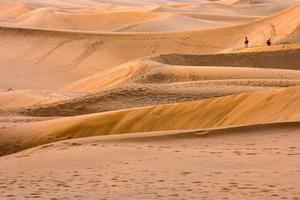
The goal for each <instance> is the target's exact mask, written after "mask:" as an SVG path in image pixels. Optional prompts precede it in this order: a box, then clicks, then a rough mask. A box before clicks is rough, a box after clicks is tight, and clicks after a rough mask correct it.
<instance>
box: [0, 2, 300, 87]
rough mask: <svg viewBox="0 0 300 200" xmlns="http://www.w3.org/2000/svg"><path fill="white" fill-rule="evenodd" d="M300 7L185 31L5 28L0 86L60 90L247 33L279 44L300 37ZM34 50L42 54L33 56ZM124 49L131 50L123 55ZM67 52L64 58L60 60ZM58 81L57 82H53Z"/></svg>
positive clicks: (254, 42)
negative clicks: (126, 65)
mask: <svg viewBox="0 0 300 200" xmlns="http://www.w3.org/2000/svg"><path fill="white" fill-rule="evenodd" d="M298 11H299V6H298V7H292V8H290V9H287V10H285V11H283V12H281V13H279V14H276V15H274V16H272V17H270V18H267V19H265V20H259V21H257V22H253V23H250V24H247V25H238V26H233V27H226V28H218V29H210V30H202V31H194V32H184V33H151V34H150V33H148V34H139V33H128V34H122V33H118V34H113V33H112V34H100V33H97V34H96V33H95V34H92V33H74V32H59V31H44V30H32V29H19V28H2V29H1V30H2V40H1V45H3V48H4V49H5V51H3V52H1V56H2V57H3V59H1V71H2V73H1V75H2V76H3V78H1V80H0V86H2V87H11V88H14V89H32V88H39V89H57V88H59V87H63V86H64V85H66V84H69V83H71V82H74V81H77V80H80V79H82V78H85V77H88V76H90V75H92V74H94V73H95V72H99V71H101V70H104V69H107V68H109V67H112V66H116V65H119V64H123V63H126V62H128V61H131V60H134V59H137V58H141V57H144V56H149V55H153V54H161V53H185V54H195V53H201V52H202V53H203V52H206V53H212V52H220V51H232V50H235V49H236V50H239V49H240V48H241V47H242V46H243V38H244V36H245V35H248V36H249V38H250V40H251V43H250V44H251V46H261V45H264V44H265V40H266V39H267V38H270V37H273V39H274V43H280V42H289V41H295V39H293V38H291V37H290V34H293V33H294V32H295V31H296V30H297V27H298V21H297V20H296V19H297V16H298V13H299V12H298ZM285 18H292V19H295V20H291V21H290V23H291V24H289V25H287V27H288V28H287V27H285V26H284V24H286V23H283V22H284V21H283V19H285ZM267 22H268V23H269V22H270V23H271V22H272V23H273V24H274V27H275V29H276V32H275V33H274V31H272V30H274V27H273V26H271V25H270V24H268V23H267ZM277 26H278V27H277ZM237 30H238V31H237ZM258 32H259V33H260V34H257V33H258ZM225 33H226V34H225ZM281 33H284V34H281ZM12 36H14V37H12ZM14 38H18V40H15V39H14ZM41 44H42V45H41ZM15 46H18V47H20V51H18V52H15V50H14V49H15ZM74 47H76V48H75V49H74ZM32 49H35V50H36V51H37V52H38V53H37V54H34V55H32V54H30V52H31V51H32ZM128 50H130V51H128ZM124 51H127V53H126V54H123V53H122V52H124ZM62 53H64V55H63V58H64V59H60V58H61V57H62V56H61V55H62ZM99 58H101V59H99ZM12 60H13V61H15V62H12ZM12 69H13V70H12ZM12 71H13V72H12ZM16 74H19V78H20V79H19V80H22V84H20V81H19V80H15V79H12V78H8V77H14V76H15V75H16ZM22 77H23V78H22ZM53 79H55V80H56V81H55V82H51V81H50V80H53ZM48 82H51V84H47V83H48Z"/></svg>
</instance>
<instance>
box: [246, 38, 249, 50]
mask: <svg viewBox="0 0 300 200" xmlns="http://www.w3.org/2000/svg"><path fill="white" fill-rule="evenodd" d="M248 46H249V40H248V37H245V47H246V48H248Z"/></svg>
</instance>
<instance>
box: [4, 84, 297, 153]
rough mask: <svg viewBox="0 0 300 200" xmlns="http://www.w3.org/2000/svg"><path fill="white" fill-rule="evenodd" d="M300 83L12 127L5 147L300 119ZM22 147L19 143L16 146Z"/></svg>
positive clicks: (5, 148)
mask: <svg viewBox="0 0 300 200" xmlns="http://www.w3.org/2000/svg"><path fill="white" fill-rule="evenodd" d="M299 88H300V87H291V88H288V89H281V90H273V91H268V92H255V93H245V94H240V95H233V96H227V97H220V98H213V99H207V100H202V101H195V102H186V103H181V104H171V105H164V106H152V107H145V108H140V109H129V110H122V111H115V112H107V113H100V114H93V115H85V116H77V117H69V118H62V119H57V120H49V121H43V122H35V123H26V124H18V125H17V126H15V125H13V126H12V125H8V126H6V128H5V129H2V130H1V132H0V135H1V141H2V142H1V146H2V148H1V149H2V151H4V152H8V151H16V150H19V149H22V148H28V147H31V146H36V145H40V144H44V143H49V142H52V141H56V140H63V139H70V138H78V137H88V136H96V135H106V134H121V133H134V132H150V131H163V130H190V129H203V128H220V127H228V126H245V125H253V124H264V123H276V122H290V121H299V120H300V111H299V109H298V108H300V96H299V95H300V92H299ZM16 143H17V144H19V145H18V146H19V147H14V144H16Z"/></svg>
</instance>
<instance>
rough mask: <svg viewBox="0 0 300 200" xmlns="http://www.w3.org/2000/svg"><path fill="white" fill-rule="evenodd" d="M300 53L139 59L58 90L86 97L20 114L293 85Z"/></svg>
mask: <svg viewBox="0 0 300 200" xmlns="http://www.w3.org/2000/svg"><path fill="white" fill-rule="evenodd" d="M266 50H267V49H266ZM299 54H300V52H299V49H297V48H295V49H289V50H280V49H277V50H276V51H273V49H272V48H271V49H270V51H262V52H260V51H259V52H247V53H231V54H216V55H178V54H177V55H175V54H174V55H173V54H172V55H160V56H155V57H150V58H144V59H138V60H135V61H132V62H129V63H127V64H124V65H120V66H117V67H111V68H109V69H107V70H104V71H103V72H100V73H98V74H96V75H94V76H91V77H88V78H84V79H82V80H79V81H76V82H74V83H71V84H68V85H66V86H64V87H63V88H61V89H60V92H63V93H65V92H72V93H74V92H76V93H78V92H79V93H81V94H85V93H88V95H83V96H80V97H77V98H72V99H67V100H64V101H60V102H57V103H52V104H47V105H42V106H40V105H35V106H33V107H28V108H25V109H21V110H18V112H20V113H22V114H25V115H30V116H73V115H78V114H89V113H97V112H102V111H111V110H118V109H124V108H132V107H141V106H148V105H158V104H166V103H176V102H183V101H192V100H199V99H204V98H211V97H219V96H225V95H231V94H237V93H241V92H247V91H255V90H268V89H272V88H273V89H274V88H282V87H289V86H295V85H299V84H300V72H299V71H298V70H297V66H298V65H299V63H300V60H299V59H298V58H299V56H298V55H299ZM285 60H289V62H284V61H285ZM276 68H279V69H276ZM290 69H293V70H290Z"/></svg>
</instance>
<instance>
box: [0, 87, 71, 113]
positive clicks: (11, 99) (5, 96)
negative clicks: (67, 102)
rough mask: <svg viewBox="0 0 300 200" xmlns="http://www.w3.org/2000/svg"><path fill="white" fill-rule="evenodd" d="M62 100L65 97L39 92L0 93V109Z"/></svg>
mask: <svg viewBox="0 0 300 200" xmlns="http://www.w3.org/2000/svg"><path fill="white" fill-rule="evenodd" d="M63 99H66V96H64V95H60V94H58V93H57V94H47V93H44V92H41V91H40V92H38V91H32V90H16V91H7V92H0V106H1V108H2V109H8V108H14V107H19V108H20V107H27V106H32V105H42V104H49V103H53V102H56V101H61V100H63Z"/></svg>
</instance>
